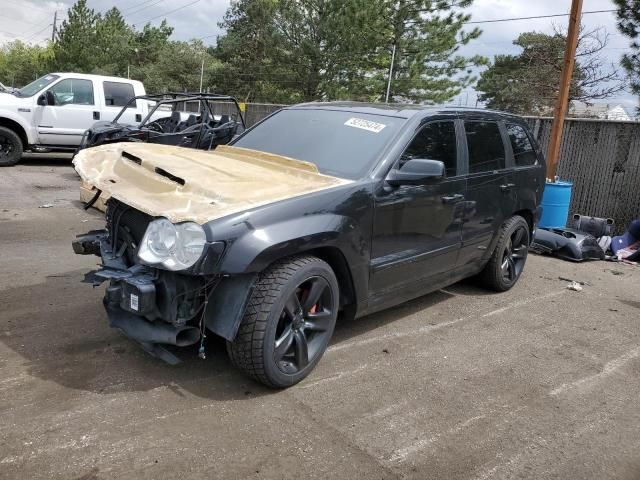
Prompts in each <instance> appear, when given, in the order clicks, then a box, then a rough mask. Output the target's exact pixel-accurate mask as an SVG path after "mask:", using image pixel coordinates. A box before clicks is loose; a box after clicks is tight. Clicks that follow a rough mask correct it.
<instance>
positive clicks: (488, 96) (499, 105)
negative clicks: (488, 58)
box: [477, 28, 624, 115]
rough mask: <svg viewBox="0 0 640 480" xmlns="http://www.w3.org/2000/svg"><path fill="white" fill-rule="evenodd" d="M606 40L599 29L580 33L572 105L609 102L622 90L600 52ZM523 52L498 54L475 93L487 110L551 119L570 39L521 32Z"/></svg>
mask: <svg viewBox="0 0 640 480" xmlns="http://www.w3.org/2000/svg"><path fill="white" fill-rule="evenodd" d="M607 40H608V36H607V34H606V33H605V32H604V31H603V30H602V29H601V28H596V29H592V30H584V29H583V30H582V31H581V33H580V36H579V39H578V48H577V53H576V63H575V67H574V71H573V78H572V81H571V86H570V89H569V99H570V100H581V101H590V100H597V99H603V98H607V97H610V96H612V95H614V94H615V93H617V92H619V91H620V90H622V89H623V88H624V83H623V81H622V79H621V78H620V76H619V75H618V72H617V69H616V68H615V66H613V65H607V63H606V62H605V60H604V59H603V57H602V55H601V52H602V50H603V49H605V48H606V46H607ZM513 44H514V45H517V46H519V47H521V48H522V52H521V53H520V54H518V55H497V56H496V57H495V59H494V61H493V64H492V65H491V66H490V67H489V68H488V69H487V70H485V71H484V72H482V74H481V76H480V81H479V82H478V85H477V90H478V91H480V92H482V93H481V94H480V96H479V99H480V101H482V102H486V105H487V107H489V108H494V109H498V110H505V111H509V112H514V113H520V114H531V115H547V114H549V113H551V111H552V110H553V107H554V105H555V101H556V98H557V96H558V89H559V86H560V75H561V72H562V63H563V57H564V49H565V45H566V36H565V35H564V33H563V32H561V31H559V30H558V31H556V32H555V33H554V34H551V35H549V34H545V33H538V32H525V33H522V34H521V35H520V36H519V37H518V38H517V39H516V40H514V42H513Z"/></svg>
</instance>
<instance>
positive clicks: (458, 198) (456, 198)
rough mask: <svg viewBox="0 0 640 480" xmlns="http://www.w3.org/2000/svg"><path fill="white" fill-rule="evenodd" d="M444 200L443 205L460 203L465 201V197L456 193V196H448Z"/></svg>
mask: <svg viewBox="0 0 640 480" xmlns="http://www.w3.org/2000/svg"><path fill="white" fill-rule="evenodd" d="M441 198H442V203H458V202H461V201H462V200H464V195H461V194H459V193H456V194H455V195H446V196H444V197H441Z"/></svg>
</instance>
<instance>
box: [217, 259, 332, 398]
mask: <svg viewBox="0 0 640 480" xmlns="http://www.w3.org/2000/svg"><path fill="white" fill-rule="evenodd" d="M338 300H339V288H338V281H337V279H336V276H335V274H334V272H333V270H332V269H331V267H330V266H329V265H328V264H327V263H326V262H324V261H323V260H321V259H320V258H317V257H314V256H312V255H299V256H295V257H288V258H285V259H282V260H279V261H277V262H275V263H274V264H273V265H271V266H270V267H268V268H267V269H266V270H264V271H263V272H261V273H260V275H259V276H258V279H257V281H256V283H255V285H254V288H253V291H252V293H251V297H250V298H249V301H248V304H247V307H246V309H245V313H244V317H243V319H242V321H241V322H240V327H239V329H238V333H237V334H236V337H235V338H234V339H233V341H230V342H227V352H228V353H229V357H230V358H231V361H232V362H233V363H234V365H236V366H237V367H238V368H240V369H242V370H243V371H244V372H245V373H247V374H248V375H249V376H251V377H253V378H254V379H256V380H258V381H259V382H262V383H263V384H265V385H267V386H268V387H271V388H284V387H289V386H291V385H294V384H296V383H298V382H299V381H300V380H302V379H303V378H305V377H306V376H307V375H309V373H311V371H312V370H313V369H314V367H315V366H316V364H317V363H318V362H319V361H320V359H321V358H322V355H323V354H324V352H325V350H326V349H327V345H328V344H329V340H330V339H331V335H332V334H333V329H334V327H335V324H336V318H337V316H338V304H339V303H338Z"/></svg>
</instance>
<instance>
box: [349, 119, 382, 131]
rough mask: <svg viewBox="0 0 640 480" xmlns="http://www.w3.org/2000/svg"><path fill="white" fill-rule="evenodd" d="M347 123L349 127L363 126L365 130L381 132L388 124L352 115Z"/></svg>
mask: <svg viewBox="0 0 640 480" xmlns="http://www.w3.org/2000/svg"><path fill="white" fill-rule="evenodd" d="M344 124H345V125H347V126H349V127H355V128H361V129H363V130H369V131H370V132H373V133H380V132H381V131H382V129H383V128H384V127H386V125H385V124H384V123H377V122H372V121H371V120H365V119H364V118H355V117H352V118H350V119H349V120H347V121H346V122H344Z"/></svg>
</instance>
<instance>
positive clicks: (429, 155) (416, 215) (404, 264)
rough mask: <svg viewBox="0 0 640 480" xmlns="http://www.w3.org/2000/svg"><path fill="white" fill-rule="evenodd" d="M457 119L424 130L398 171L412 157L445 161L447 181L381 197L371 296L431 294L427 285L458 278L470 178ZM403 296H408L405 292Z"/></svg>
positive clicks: (388, 190)
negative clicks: (462, 171) (464, 171)
mask: <svg viewBox="0 0 640 480" xmlns="http://www.w3.org/2000/svg"><path fill="white" fill-rule="evenodd" d="M459 152H460V148H459V146H458V136H457V134H456V126H455V120H454V119H446V120H434V121H431V122H429V123H427V124H425V125H424V126H422V127H421V128H420V130H418V132H417V133H416V135H415V136H414V137H413V139H412V140H411V142H410V143H409V145H408V146H407V147H406V149H405V150H404V152H403V153H402V155H401V156H400V158H399V159H398V161H397V163H396V165H394V167H393V168H400V169H402V165H403V163H404V162H406V161H407V160H410V159H416V158H420V159H430V160H439V161H442V162H444V164H445V168H446V177H445V178H438V179H433V180H430V181H428V182H427V183H426V184H424V185H402V186H399V187H390V186H388V185H386V184H384V183H383V184H382V185H380V187H379V188H378V190H377V192H376V193H375V212H374V223H373V235H372V254H371V270H370V272H371V273H370V282H369V290H370V291H369V293H370V296H372V297H375V296H381V295H384V294H386V293H390V292H393V291H397V290H398V289H403V290H404V291H405V292H411V291H416V290H423V291H424V290H428V288H426V287H425V284H424V281H425V280H427V281H433V282H437V281H438V279H441V278H445V277H446V276H448V275H452V274H453V271H454V270H455V264H456V257H457V255H458V250H459V248H460V228H461V227H460V221H461V210H460V206H461V205H462V200H463V195H462V194H463V193H464V189H465V180H464V177H461V176H459V175H458V172H459V165H460V162H461V160H462V159H461V157H460V153H459ZM399 295H402V294H401V293H399Z"/></svg>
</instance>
